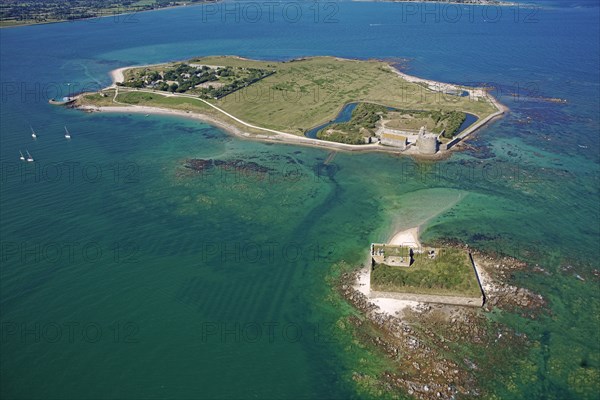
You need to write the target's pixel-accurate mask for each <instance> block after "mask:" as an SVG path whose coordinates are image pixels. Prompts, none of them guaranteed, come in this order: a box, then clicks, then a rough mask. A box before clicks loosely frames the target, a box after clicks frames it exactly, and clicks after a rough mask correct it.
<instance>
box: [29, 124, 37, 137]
mask: <svg viewBox="0 0 600 400" xmlns="http://www.w3.org/2000/svg"><path fill="white" fill-rule="evenodd" d="M30 128H31V126H30ZM31 137H32V138H33V139H37V135H36V134H35V131H34V130H33V128H31Z"/></svg>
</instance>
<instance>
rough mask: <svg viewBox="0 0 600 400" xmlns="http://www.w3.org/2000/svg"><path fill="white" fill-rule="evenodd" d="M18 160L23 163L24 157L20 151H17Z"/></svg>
mask: <svg viewBox="0 0 600 400" xmlns="http://www.w3.org/2000/svg"><path fill="white" fill-rule="evenodd" d="M19 160H21V161H25V156H24V155H23V152H22V151H21V150H19Z"/></svg>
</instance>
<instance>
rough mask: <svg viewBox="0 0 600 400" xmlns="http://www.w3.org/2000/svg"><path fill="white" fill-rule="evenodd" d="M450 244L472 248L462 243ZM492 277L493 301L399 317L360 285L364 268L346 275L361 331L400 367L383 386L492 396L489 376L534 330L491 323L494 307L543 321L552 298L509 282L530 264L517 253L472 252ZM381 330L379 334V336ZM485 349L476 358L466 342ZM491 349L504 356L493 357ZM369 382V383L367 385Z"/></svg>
mask: <svg viewBox="0 0 600 400" xmlns="http://www.w3.org/2000/svg"><path fill="white" fill-rule="evenodd" d="M444 246H454V247H461V248H465V247H467V246H465V245H461V244H457V243H444ZM469 250H470V251H471V254H472V255H473V258H474V259H475V261H476V262H477V264H478V265H479V267H480V268H481V269H482V270H483V271H485V273H486V277H487V285H486V286H487V290H486V297H487V300H486V304H485V305H484V307H483V309H475V308H471V307H461V306H449V305H439V304H419V305H418V306H416V307H409V308H405V309H404V310H403V311H402V312H400V313H397V314H396V315H394V316H392V315H389V314H386V313H383V312H381V310H380V309H379V308H378V307H377V305H375V304H373V303H371V302H370V301H369V298H368V297H367V296H365V295H364V294H363V293H361V292H360V291H358V290H357V289H356V288H355V287H354V282H356V279H357V276H358V273H359V272H358V271H357V270H356V271H353V272H346V273H343V274H342V275H341V277H340V280H339V282H338V284H337V289H338V292H339V293H340V294H341V295H342V296H343V297H344V299H346V301H348V302H349V303H350V304H351V305H352V306H354V308H356V309H357V310H358V311H359V316H351V317H349V322H350V323H351V324H352V325H353V326H354V328H355V329H354V331H355V335H356V336H358V339H359V340H360V341H361V342H362V343H365V344H369V345H371V346H374V347H375V348H376V349H377V350H378V351H380V352H381V353H383V354H384V355H385V357H386V358H388V359H389V360H390V361H391V362H392V364H393V365H394V366H395V368H394V369H393V370H389V371H385V372H384V373H383V374H382V375H381V376H378V377H377V381H378V386H379V389H382V390H384V391H387V392H391V393H394V392H402V393H408V394H409V395H411V396H414V397H415V398H418V399H453V398H456V397H457V396H459V397H460V396H480V395H482V394H484V389H483V388H482V386H483V385H481V382H480V380H481V377H482V376H485V375H486V374H487V373H490V374H493V373H497V372H498V370H500V369H501V368H502V365H503V363H504V364H507V362H506V361H508V357H509V356H510V354H511V352H514V351H518V350H519V349H523V350H525V349H526V348H527V347H528V346H529V342H528V338H527V336H526V335H524V334H522V333H519V332H515V331H513V330H511V329H509V328H508V327H506V326H504V325H502V324H499V323H496V322H493V321H491V320H490V319H489V318H488V316H487V314H488V313H489V312H491V311H492V310H494V309H499V310H504V311H508V312H515V311H516V312H518V313H519V314H521V315H523V316H525V317H528V318H536V315H537V313H541V312H545V311H546V309H545V306H546V301H545V300H544V298H543V297H542V296H540V295H538V294H536V293H533V292H531V291H530V290H528V289H525V288H519V287H516V286H514V285H510V284H509V283H508V279H509V277H510V275H511V274H512V273H513V272H515V271H518V270H522V269H525V268H526V267H527V265H526V264H525V263H523V262H521V261H519V260H517V259H514V258H511V257H495V256H492V255H490V254H486V253H483V252H480V251H477V250H473V249H469ZM373 332H376V333H373ZM463 344H466V345H467V346H470V347H474V348H481V349H482V351H481V352H480V353H481V354H482V355H483V354H484V351H483V350H484V349H485V354H486V355H487V356H486V357H485V358H481V359H476V358H473V357H471V356H467V353H468V352H462V345H463ZM490 350H492V352H493V353H494V354H497V358H494V357H489V353H490ZM353 379H354V380H355V381H356V382H357V383H358V384H362V383H366V382H367V381H368V380H369V379H370V378H369V377H368V376H367V375H365V374H362V373H361V372H355V373H354V375H353ZM363 381H364V382H363Z"/></svg>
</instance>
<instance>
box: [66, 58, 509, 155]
mask: <svg viewBox="0 0 600 400" xmlns="http://www.w3.org/2000/svg"><path fill="white" fill-rule="evenodd" d="M112 78H113V84H112V85H110V86H109V87H107V88H104V89H102V90H100V91H99V92H96V93H82V94H80V95H78V96H77V99H76V101H75V103H74V106H75V107H77V108H79V109H83V110H86V111H108V112H130V113H131V112H138V113H144V114H150V113H163V114H175V115H182V116H186V117H192V118H198V119H200V120H203V121H206V122H209V123H212V124H214V125H217V126H219V127H222V128H224V129H225V130H226V131H228V132H230V133H232V134H234V135H237V136H240V137H244V138H249V139H255V140H263V141H270V142H285V143H293V144H299V145H308V146H317V147H324V148H328V149H333V150H347V151H383V152H391V153H400V154H407V155H411V156H418V157H426V158H437V157H440V156H443V155H444V154H446V153H447V152H448V151H449V150H451V149H453V148H454V146H455V145H457V144H458V143H460V142H461V141H462V140H464V139H465V138H467V137H468V136H469V135H470V134H471V133H473V132H474V131H476V130H477V129H479V128H481V127H483V126H484V125H485V124H487V123H489V122H490V121H492V120H493V119H494V118H497V117H499V116H501V115H502V114H503V113H504V112H505V111H506V107H504V106H503V105H502V104H500V103H499V102H498V101H497V100H496V99H495V98H494V97H493V96H492V95H490V94H489V93H488V91H487V90H486V88H483V87H479V88H475V87H467V86H462V85H454V84H449V83H442V82H436V81H431V80H426V79H421V78H417V77H414V76H410V75H408V74H405V73H403V72H401V71H399V70H398V69H397V68H395V67H394V65H393V64H392V63H391V62H387V61H382V60H355V59H342V58H337V57H308V58H301V59H292V60H289V61H258V60H249V59H245V58H241V57H235V56H213V57H201V58H194V59H191V60H188V61H182V62H170V63H165V64H158V65H145V66H137V67H127V68H121V69H118V70H115V71H113V72H112Z"/></svg>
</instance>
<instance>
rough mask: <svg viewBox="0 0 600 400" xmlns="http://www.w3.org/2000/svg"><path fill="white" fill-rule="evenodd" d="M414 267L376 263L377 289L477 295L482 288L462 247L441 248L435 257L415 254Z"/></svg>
mask: <svg viewBox="0 0 600 400" xmlns="http://www.w3.org/2000/svg"><path fill="white" fill-rule="evenodd" d="M414 259H415V261H414V263H413V264H412V265H411V266H410V267H390V266H388V265H382V264H379V265H376V266H375V268H374V269H373V271H372V272H371V287H372V289H373V290H377V291H385V292H401V293H417V294H438V295H457V296H467V297H477V296H480V295H481V289H480V287H479V283H478V282H477V277H476V276H475V271H474V270H473V265H472V263H471V260H470V259H469V255H468V254H467V253H466V252H465V251H464V250H460V249H441V250H439V253H438V255H437V257H436V258H435V259H430V258H429V257H428V256H427V255H426V254H415V256H414Z"/></svg>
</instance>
